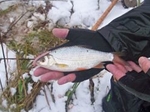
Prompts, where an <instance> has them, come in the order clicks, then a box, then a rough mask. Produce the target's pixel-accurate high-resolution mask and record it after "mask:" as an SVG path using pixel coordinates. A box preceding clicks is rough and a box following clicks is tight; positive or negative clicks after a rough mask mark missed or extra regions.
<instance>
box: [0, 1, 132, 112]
mask: <svg viewBox="0 0 150 112" xmlns="http://www.w3.org/2000/svg"><path fill="white" fill-rule="evenodd" d="M1 1H2V0H1ZM51 2H52V5H53V7H52V9H51V10H49V12H48V16H47V19H48V20H50V21H51V22H52V24H51V25H50V27H51V28H53V27H54V26H55V24H56V23H57V24H59V25H60V26H64V27H68V28H69V27H82V28H88V29H90V28H91V27H92V26H93V25H94V23H95V22H96V21H97V20H98V18H99V17H100V16H101V15H102V14H103V12H104V11H105V10H106V8H107V7H108V6H109V4H110V3H111V2H110V0H63V1H61V0H56V1H54V0H53V1H51ZM9 4H12V3H11V1H10V2H9V3H7V4H6V3H5V4H4V5H3V6H4V7H3V8H5V7H6V5H9ZM30 4H32V5H45V2H44V0H30ZM1 8H2V7H1ZM129 10H130V9H124V8H123V7H122V5H121V3H120V1H119V2H118V3H117V4H116V5H115V7H114V8H113V9H112V10H111V12H110V13H109V15H108V16H107V17H106V18H105V20H104V21H103V23H102V24H101V26H100V27H99V28H101V27H103V26H105V25H106V24H108V23H109V22H110V21H111V20H113V19H114V18H116V17H118V16H120V15H122V14H124V13H125V12H127V11H129ZM40 16H41V18H42V15H40ZM4 50H5V54H6V56H7V57H10V58H13V57H15V53H14V52H12V51H9V50H7V47H6V46H5V45H4ZM2 57H3V54H2V50H1V49H0V58H2ZM8 65H9V67H8V69H9V71H13V70H15V61H10V62H8ZM0 68H1V69H0V79H1V81H2V84H3V85H5V81H6V77H5V67H4V62H3V60H2V61H0ZM31 73H32V71H31ZM103 74H104V75H103ZM110 77H111V74H110V73H108V72H106V71H103V72H102V73H100V75H98V77H96V78H94V79H93V81H94V84H95V88H94V89H95V91H94V98H95V102H94V103H93V104H91V100H90V90H89V80H86V81H84V82H82V83H80V85H79V87H78V88H77V90H76V91H75V94H74V95H73V102H71V104H70V105H69V109H68V112H102V108H101V104H102V98H103V97H104V96H105V95H106V94H107V92H108V91H109V89H110V83H109V80H110ZM33 79H34V80H35V77H34V76H33ZM72 85H73V83H68V84H64V85H58V84H57V81H55V82H54V83H53V85H50V86H49V87H45V90H46V94H47V95H46V96H47V100H48V101H47V100H46V97H45V93H44V92H43V89H41V91H40V94H39V95H38V96H37V98H36V101H35V104H34V107H33V108H32V109H31V110H30V112H65V101H66V100H67V97H66V96H65V93H66V91H67V90H69V89H71V87H72ZM51 86H52V87H53V91H52V94H53V95H54V98H55V102H53V98H52V95H51V92H50V90H49V88H51ZM47 102H49V103H47ZM48 104H49V105H48Z"/></svg>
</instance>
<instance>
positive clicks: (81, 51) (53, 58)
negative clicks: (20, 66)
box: [34, 46, 116, 72]
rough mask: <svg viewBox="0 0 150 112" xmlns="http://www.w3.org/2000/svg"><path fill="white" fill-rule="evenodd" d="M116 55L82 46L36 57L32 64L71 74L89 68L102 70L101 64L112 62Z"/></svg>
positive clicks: (64, 48) (52, 51) (60, 49)
mask: <svg viewBox="0 0 150 112" xmlns="http://www.w3.org/2000/svg"><path fill="white" fill-rule="evenodd" d="M115 57H116V54H114V53H107V52H101V51H97V50H93V49H89V48H85V47H82V46H69V47H61V48H57V49H54V50H51V51H48V52H46V53H44V54H42V55H41V56H38V57H37V58H36V59H35V61H34V63H35V64H36V65H38V66H40V67H43V68H46V69H50V70H54V71H61V72H72V71H81V70H87V69H91V68H103V64H102V62H105V61H114V59H115Z"/></svg>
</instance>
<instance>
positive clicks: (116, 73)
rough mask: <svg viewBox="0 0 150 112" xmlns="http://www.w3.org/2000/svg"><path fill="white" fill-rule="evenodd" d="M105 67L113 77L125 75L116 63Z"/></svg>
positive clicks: (117, 77)
mask: <svg viewBox="0 0 150 112" xmlns="http://www.w3.org/2000/svg"><path fill="white" fill-rule="evenodd" d="M106 68H107V69H108V70H109V71H110V72H111V73H112V74H113V76H114V78H115V79H117V80H119V79H120V78H121V77H123V76H125V74H126V72H125V71H122V70H120V69H119V68H118V67H117V66H116V65H114V64H108V65H107V66H106Z"/></svg>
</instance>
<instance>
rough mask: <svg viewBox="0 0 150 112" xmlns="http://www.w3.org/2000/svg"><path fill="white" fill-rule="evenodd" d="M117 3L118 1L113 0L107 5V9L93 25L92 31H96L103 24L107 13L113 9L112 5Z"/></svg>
mask: <svg viewBox="0 0 150 112" xmlns="http://www.w3.org/2000/svg"><path fill="white" fill-rule="evenodd" d="M117 2H118V0H113V1H112V3H111V4H110V5H109V7H108V8H107V9H106V11H105V12H104V13H103V15H102V16H101V17H100V18H99V19H98V21H97V22H96V23H95V25H94V26H93V27H92V30H94V31H95V30H97V29H98V27H99V26H100V24H101V23H102V22H103V20H104V19H105V17H106V16H107V15H108V13H109V12H110V11H111V9H112V8H113V7H114V5H115V4H116V3H117Z"/></svg>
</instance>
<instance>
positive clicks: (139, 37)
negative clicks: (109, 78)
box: [98, 0, 150, 102]
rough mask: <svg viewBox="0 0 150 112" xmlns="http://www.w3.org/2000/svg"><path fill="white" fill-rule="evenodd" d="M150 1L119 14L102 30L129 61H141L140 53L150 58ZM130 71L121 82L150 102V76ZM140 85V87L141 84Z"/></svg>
mask: <svg viewBox="0 0 150 112" xmlns="http://www.w3.org/2000/svg"><path fill="white" fill-rule="evenodd" d="M149 2H150V0H146V1H145V3H144V4H143V5H142V6H139V7H137V8H134V9H132V10H131V11H129V12H127V13H126V14H124V15H122V16H120V17H118V18H117V19H115V20H113V21H112V22H110V23H109V24H108V25H106V26H105V27H103V28H102V29H100V30H99V31H98V32H99V33H100V34H101V35H102V36H103V37H104V38H105V39H106V40H107V42H108V43H109V44H110V45H111V46H112V47H113V49H114V50H115V51H117V52H123V53H124V54H125V56H124V57H123V58H124V59H125V60H131V61H134V62H138V59H139V57H140V56H146V57H150V3H149ZM143 74H144V73H143V72H141V73H136V72H134V73H127V75H126V76H125V77H123V78H121V80H120V81H119V82H120V85H121V86H122V87H123V88H124V89H126V90H127V91H128V92H130V93H132V94H133V95H135V96H137V97H138V98H140V99H142V100H145V101H148V102H150V76H148V75H147V74H144V76H143ZM138 86H140V87H138Z"/></svg>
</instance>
